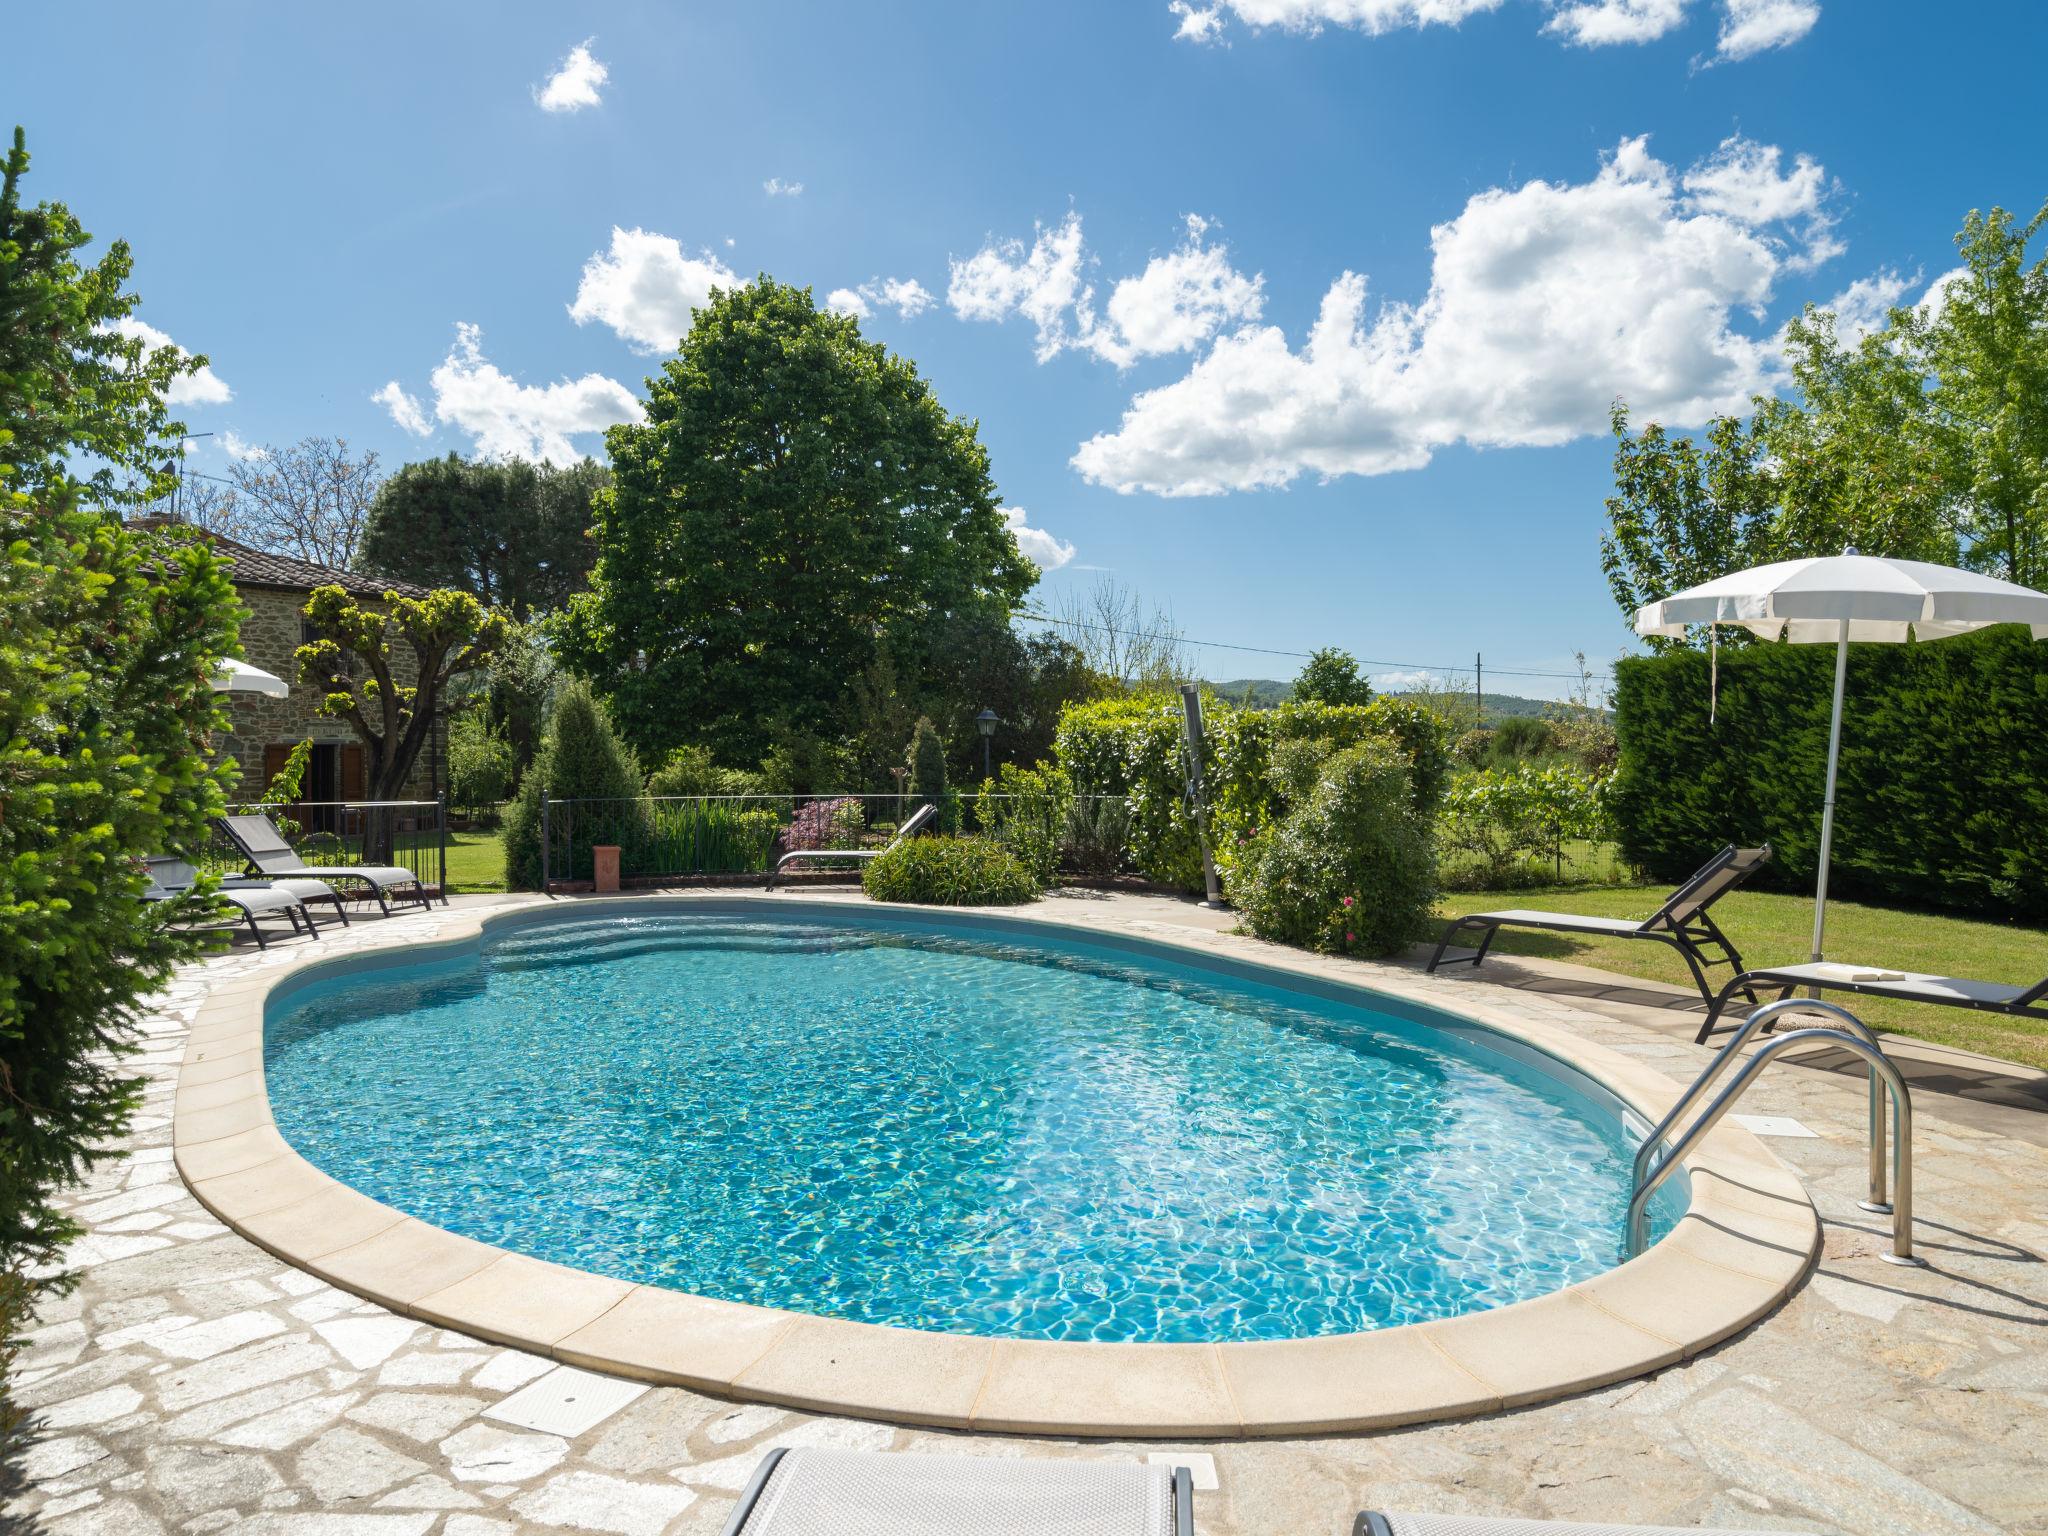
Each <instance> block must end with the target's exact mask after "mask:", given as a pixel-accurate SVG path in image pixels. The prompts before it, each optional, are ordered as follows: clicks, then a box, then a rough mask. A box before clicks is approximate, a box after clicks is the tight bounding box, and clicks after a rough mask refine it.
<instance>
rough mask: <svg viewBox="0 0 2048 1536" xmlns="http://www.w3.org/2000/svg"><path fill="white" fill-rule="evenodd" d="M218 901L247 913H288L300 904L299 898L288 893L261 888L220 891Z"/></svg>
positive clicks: (252, 887) (250, 887)
mask: <svg viewBox="0 0 2048 1536" xmlns="http://www.w3.org/2000/svg"><path fill="white" fill-rule="evenodd" d="M220 899H221V900H222V901H225V902H228V903H229V904H231V905H233V906H237V907H240V908H241V909H242V910H243V911H244V912H249V913H265V912H289V911H290V910H291V909H292V908H294V907H296V906H298V905H299V904H300V903H299V898H298V897H296V896H294V895H293V894H292V893H291V892H290V891H273V890H269V889H266V888H264V887H262V886H249V887H245V888H243V889H239V890H232V891H230V890H222V891H221V893H220Z"/></svg>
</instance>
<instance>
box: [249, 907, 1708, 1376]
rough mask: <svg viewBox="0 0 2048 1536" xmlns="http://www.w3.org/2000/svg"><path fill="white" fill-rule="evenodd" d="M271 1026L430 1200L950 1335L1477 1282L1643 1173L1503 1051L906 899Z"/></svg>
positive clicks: (363, 989)
mask: <svg viewBox="0 0 2048 1536" xmlns="http://www.w3.org/2000/svg"><path fill="white" fill-rule="evenodd" d="M265 1045H266V1050H265V1070H266V1073H267V1077H268V1082H269V1090H270V1096H271V1102H272V1106H273V1113H274V1114H275V1116H276V1119H277V1122H278V1126H279V1128H280V1130H281V1131H282V1132H283V1133H284V1135H285V1136H286V1137H287V1138H288V1139H289V1140H290V1141H291V1142H292V1143H293V1145H294V1146H295V1147H297V1148H298V1149H299V1151H300V1152H301V1153H302V1154H304V1155H305V1156H306V1157H307V1158H308V1160H310V1161H311V1162H313V1163H314V1164H316V1165H317V1166H319V1167H321V1168H323V1169H324V1170H326V1171H327V1172H328V1173H330V1174H332V1175H333V1176H334V1177H336V1178H338V1179H341V1180H343V1181H345V1182H347V1183H349V1184H352V1185H354V1186H355V1187H356V1188H357V1189H360V1190H361V1191H363V1192H364V1193H365V1194H367V1195H370V1196H371V1197H373V1198H375V1199H378V1200H382V1201H384V1202H386V1203H387V1204H390V1205H393V1206H395V1207H397V1208H399V1209H401V1210H404V1211H406V1212H408V1213H410V1214H411V1215H414V1216H417V1217H419V1218H420V1219H421V1220H423V1221H427V1222H431V1223H433V1224H435V1225H437V1226H442V1227H446V1228H448V1229H450V1230H452V1231H456V1232H460V1233H463V1234H465V1235H467V1236H470V1237H474V1238H477V1239H480V1240H482V1241H484V1242H488V1243H493V1244H496V1245H498V1246H500V1247H504V1248H507V1249H511V1250H514V1251H517V1252H522V1253H527V1254H532V1255H534V1256H535V1257H538V1258H543V1259H549V1260H552V1261H555V1262H557V1263H562V1264H568V1265H573V1266H576V1267H578V1268H583V1269H588V1270H592V1271H596V1272H599V1273H603V1274H608V1275H614V1276H617V1277H619V1278H621V1279H625V1280H630V1281H637V1282H644V1283H647V1284H652V1285H660V1286H667V1287H671V1288H673V1289H678V1290H685V1291H692V1292H696V1293H698V1294H701V1295H708V1296H717V1297H723V1298H725V1299H728V1300H732V1301H743V1302H751V1303H754V1304H756V1305H761V1306H772V1307H782V1308H787V1309H790V1310H793V1311H800V1312H812V1313H821V1314H826V1315H831V1316H836V1317H845V1318H852V1319H855V1320H857V1321H861V1322H870V1323H885V1324H894V1325H897V1326H903V1327H913V1328H925V1329H933V1330H937V1331H942V1332H956V1333H978V1334H993V1335H1002V1336H1009V1337H1030V1338H1051V1339H1104V1340H1118V1341H1128V1340H1160V1341H1165V1340H1175V1341H1186V1340H1247V1339H1277V1338H1295V1337H1304V1336H1311V1335H1320V1334H1329V1333H1345V1332H1354V1331H1358V1330H1363V1329H1371V1328H1382V1327H1389V1326H1393V1325H1396V1324H1401V1323H1411V1322H1420V1321H1424V1320H1427V1319H1431V1318H1439V1317H1446V1316H1451V1315H1454V1314H1457V1313H1461V1312H1469V1311H1474V1310H1478V1309H1482V1308H1487V1307H1495V1306H1500V1305H1504V1304H1506V1303H1508V1302H1512V1301H1518V1300H1522V1299H1524V1298H1527V1297H1531V1296H1536V1295H1541V1294H1543V1293H1545V1292H1548V1291H1552V1290H1556V1289H1558V1288H1559V1287H1561V1286H1564V1285H1568V1284H1570V1283H1572V1282H1574V1281H1577V1280H1581V1279H1585V1278H1587V1277H1588V1276H1590V1275H1593V1274H1595V1273H1598V1272H1599V1271H1601V1270H1603V1269H1606V1268H1608V1267H1610V1266H1611V1265H1612V1264H1614V1263H1615V1262H1616V1258H1617V1255H1616V1245H1617V1240H1618V1236H1619V1233H1620V1230H1621V1219H1622V1211H1623V1208H1624V1206H1625V1204H1626V1198H1627V1192H1628V1191H1627V1183H1626V1178H1627V1172H1628V1164H1629V1156H1628V1148H1627V1145H1626V1143H1625V1142H1624V1140H1623V1138H1622V1134H1621V1129H1620V1127H1619V1126H1618V1124H1616V1123H1615V1120H1614V1116H1613V1113H1612V1111H1611V1109H1608V1108H1605V1107H1603V1106H1602V1105H1600V1104H1599V1103H1596V1102H1595V1100H1593V1099H1592V1098H1591V1097H1589V1096H1587V1095H1585V1094H1583V1093H1581V1092H1579V1091H1577V1090H1576V1089H1574V1088H1572V1087H1570V1086H1569V1085H1568V1084H1566V1083H1564V1082H1562V1081H1560V1080H1559V1079H1558V1078H1556V1077H1554V1076H1552V1075H1551V1074H1549V1073H1545V1072H1541V1071H1538V1070H1536V1069H1534V1068H1532V1067H1529V1066H1526V1065H1523V1064H1521V1063H1518V1062H1516V1061H1514V1060H1512V1059H1510V1058H1509V1057H1507V1056H1506V1055H1504V1054H1500V1053H1496V1052H1492V1051H1489V1050H1486V1049H1484V1048H1481V1047H1476V1046H1474V1045H1472V1044H1470V1043H1469V1042H1467V1041H1464V1040H1461V1039H1457V1038H1454V1037H1452V1036H1450V1035H1448V1034H1446V1033H1444V1032H1442V1031H1438V1030H1433V1029H1431V1028H1429V1027H1428V1026H1426V1025H1422V1024H1417V1023H1414V1022H1411V1021H1408V1020H1406V1019H1401V1018H1396V1017H1393V1016H1390V1015H1385V1014H1380V1013H1377V1012H1374V1011H1371V1010H1368V1009H1364V1008H1359V1007H1352V1006H1348V1005H1343V1004H1337V1003H1330V1002H1324V1001H1321V1000H1319V999H1315V998H1312V997H1308V996H1306V995H1303V994H1298V993H1290V992H1282V991H1279V990H1276V989H1272V988H1266V987H1261V986H1255V985H1251V984H1240V983H1238V982H1235V981H1231V980H1227V979H1225V978H1221V977H1217V976H1214V975H1210V974H1207V973H1204V972H1200V971H1196V970H1193V969H1190V968H1187V967H1183V966H1179V965H1175V964H1172V963H1170V962H1165V961H1157V960H1153V959H1151V958H1150V957H1136V956H1131V955H1127V954H1124V953H1121V952H1118V951H1114V950H1110V949H1106V948H1101V947H1095V946H1090V945H1087V944H1085V943H1082V942H1072V943H1068V942H1059V941H1053V940H1046V941H1039V940H1036V939H1034V940H1031V941H1029V942H1027V941H1024V940H1022V939H1013V938H1010V937H1008V936H990V935H982V934H974V935H968V934H965V933H962V932H959V931H947V930H944V929H941V928H936V927H919V926H917V925H915V924H910V923H906V924H900V925H899V924H888V923H856V924H842V923H838V922H831V921H824V920H819V921H790V920H787V919H782V918H778V919H777V920H775V921H755V920H751V919H746V918H740V917H733V916H729V915H696V914H677V913H669V914H660V915H650V916H645V917H630V918H620V917H605V918H585V919H580V920H568V921H555V922H549V923H546V924H536V925H529V926H527V927H524V928H521V929H517V930H514V931H513V932H512V933H511V934H509V935H506V936H503V937H499V938H493V939H487V940H486V941H485V944H484V947H483V951H482V955H481V958H480V959H479V958H477V957H475V956H471V957H468V958H466V959H462V960H457V961H448V960H442V961H440V962H438V963H427V964H422V965H420V966H417V967H413V968H410V969H407V970H398V971H384V972H377V973H372V974H369V975H361V976H347V977H342V978H337V979H330V980H327V981H322V982H319V983H317V984H314V985H312V986H310V987H307V988H304V989H301V990H299V991H297V992H295V993H287V994H285V996H284V997H283V999H282V1000H281V1001H280V1002H279V1003H277V1004H274V1005H273V1010H272V1016H271V1019H270V1022H269V1024H268V1027H267V1029H266V1034H265ZM1676 1182H1677V1181H1674V1185H1675V1184H1676ZM1677 1203H1679V1202H1678V1200H1677V1191H1676V1189H1675V1188H1673V1189H1672V1190H1671V1193H1670V1194H1669V1195H1668V1196H1666V1197H1665V1198H1664V1199H1663V1200H1662V1202H1661V1204H1660V1211H1659V1215H1660V1219H1661V1220H1663V1221H1665V1222H1667V1223H1668V1221H1669V1219H1670V1217H1671V1215H1672V1211H1673V1208H1674V1206H1675V1205H1676V1204H1677Z"/></svg>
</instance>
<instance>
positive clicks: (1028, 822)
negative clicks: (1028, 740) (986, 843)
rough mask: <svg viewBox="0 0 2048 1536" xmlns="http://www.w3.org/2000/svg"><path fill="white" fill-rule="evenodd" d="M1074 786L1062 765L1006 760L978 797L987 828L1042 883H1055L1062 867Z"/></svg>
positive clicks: (979, 816)
mask: <svg viewBox="0 0 2048 1536" xmlns="http://www.w3.org/2000/svg"><path fill="white" fill-rule="evenodd" d="M1073 801H1074V787H1073V785H1072V784H1070V783H1068V781H1067V776H1066V774H1065V772H1064V771H1062V770H1061V769H1060V768H1059V767H1058V766H1057V765H1055V764H1052V763H1041V764H1039V765H1038V766H1037V767H1035V768H1020V767H1018V766H1017V765H1016V764H1015V763H1004V764H1002V765H1001V766H1000V767H999V768H998V769H997V770H996V777H995V778H993V779H986V780H983V782H982V786H981V792H980V794H979V796H977V798H976V800H975V806H974V812H975V820H976V821H977V822H978V823H979V824H980V826H981V830H982V831H983V832H984V833H986V834H987V835H988V836H990V837H992V838H994V839H995V840H996V841H997V842H998V843H1001V844H1002V845H1003V846H1004V847H1005V848H1007V849H1009V850H1010V852H1012V853H1013V854H1015V855H1016V856H1017V859H1018V862H1019V863H1021V864H1023V866H1024V867H1025V868H1026V869H1028V870H1030V871H1031V878H1032V879H1034V880H1036V881H1037V882H1038V883H1039V884H1040V885H1041V886H1046V885H1050V884H1052V878H1053V875H1054V874H1055V873H1056V872H1057V871H1058V869H1059V862H1060V846H1061V838H1062V835H1063V834H1064V833H1065V831H1066V829H1067V813H1068V810H1069V809H1070V807H1071V806H1072V805H1073Z"/></svg>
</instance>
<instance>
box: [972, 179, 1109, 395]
mask: <svg viewBox="0 0 2048 1536" xmlns="http://www.w3.org/2000/svg"><path fill="white" fill-rule="evenodd" d="M1081 264H1082V255H1081V216H1080V215H1079V214H1075V213H1070V214H1068V215H1067V217H1066V219H1065V220H1064V221H1063V222H1062V223H1061V224H1060V225H1059V226H1058V227H1056V228H1053V229H1047V228H1046V227H1045V226H1044V225H1043V224H1041V225H1039V226H1038V228H1037V232H1036V234H1035V236H1034V238H1033V239H1032V242H1031V245H1030V246H1029V248H1028V249H1027V248H1026V246H1025V245H1024V243H1023V242H1022V241H1021V240H1005V241H993V240H992V241H990V242H989V243H988V244H987V245H984V246H983V247H982V248H981V249H980V250H979V251H977V252H975V254H974V255H972V256H970V257H968V258H967V259H966V260H965V261H955V262H953V263H952V277H951V279H950V280H949V281H948V282H947V284H946V302H947V303H948V304H950V305H951V306H952V307H953V313H954V314H956V315H958V316H959V317H960V318H961V319H962V320H1001V319H1003V318H1004V317H1005V316H1007V315H1010V314H1019V315H1022V316H1023V317H1024V318H1025V319H1027V320H1029V321H1030V322H1031V323H1032V324H1033V325H1034V326H1036V327H1037V330H1038V360H1039V361H1040V362H1044V361H1045V360H1046V359H1047V358H1050V357H1053V356H1055V355H1056V354H1057V353H1058V352H1059V351H1060V349H1061V348H1062V347H1064V346H1067V345H1069V343H1070V337H1069V334H1068V331H1067V315H1068V312H1069V311H1071V310H1074V309H1075V308H1076V307H1078V306H1082V305H1085V304H1087V303H1088V301H1089V299H1090V298H1091V296H1092V294H1093V290H1092V289H1089V288H1087V287H1086V286H1085V285H1084V284H1083V283H1082V281H1081Z"/></svg>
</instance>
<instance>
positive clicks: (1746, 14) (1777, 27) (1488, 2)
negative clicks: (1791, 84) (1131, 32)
mask: <svg viewBox="0 0 2048 1536" xmlns="http://www.w3.org/2000/svg"><path fill="white" fill-rule="evenodd" d="M1545 3H1546V4H1547V5H1548V7H1549V9H1550V19H1549V20H1548V21H1546V22H1545V23H1544V24H1543V30H1544V31H1545V32H1548V33H1550V34H1551V35H1553V36H1555V37H1559V38H1562V39H1563V40H1564V41H1565V42H1567V43H1572V44H1576V45H1578V46H1579V47H1584V48H1596V47H1602V46H1605V45H1608V44H1613V43H1648V42H1654V41H1655V40H1656V39H1658V38H1660V37H1663V36H1665V35H1666V34H1667V33H1670V32H1674V31H1676V30H1677V29H1678V28H1679V27H1681V26H1683V25H1684V24H1685V19H1686V11H1687V9H1688V8H1689V7H1690V5H1691V4H1692V0H1545ZM1501 4H1502V0H1209V3H1206V4H1205V3H1202V0H1169V3H1168V5H1167V7H1166V9H1167V13H1168V14H1169V15H1171V16H1175V17H1177V18H1179V24H1178V25H1177V26H1176V27H1175V29H1174V34H1173V35H1174V37H1175V38H1177V39H1180V40H1182V41H1185V42H1191V43H1213V42H1217V41H1219V40H1220V39H1221V38H1222V35H1223V30H1224V26H1225V23H1226V21H1227V20H1228V19H1229V18H1231V17H1235V18H1236V19H1237V20H1238V21H1240V22H1242V23H1244V24H1245V25H1246V26H1248V27H1251V28H1253V29H1254V30H1257V29H1259V28H1262V27H1277V28H1279V29H1280V30H1282V31H1284V32H1320V31H1321V30H1322V29H1323V28H1324V27H1325V26H1338V27H1350V28H1353V29H1354V30H1357V31H1360V32H1364V33H1366V34H1368V35H1377V34H1379V33H1382V32H1391V31H1394V30H1396V29H1397V28H1401V27H1427V26H1432V25H1441V26H1453V27H1454V26H1456V25H1458V23H1460V22H1462V21H1464V20H1466V19H1467V18H1469V17H1472V16H1477V15H1479V14H1480V13H1482V12H1485V11H1494V10H1498V9H1500V7H1501ZM1819 20H1820V5H1819V3H1818V0H1721V30H1720V39H1719V46H1720V57H1721V58H1723V59H1746V58H1748V57H1749V56H1750V55H1751V54H1754V53H1761V52H1763V51H1764V50H1765V49H1768V48H1782V47H1785V46H1786V45H1787V44H1790V43H1796V42H1797V41H1799V39H1800V38H1802V37H1804V36H1806V34H1807V33H1808V32H1811V31H1812V30H1813V27H1814V23H1815V22H1817V21H1819Z"/></svg>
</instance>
